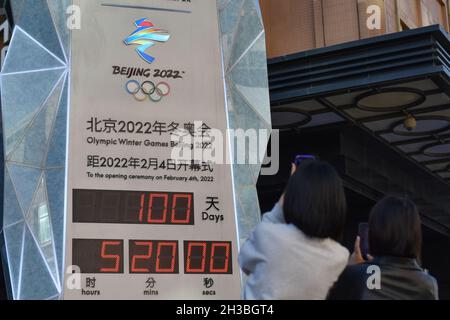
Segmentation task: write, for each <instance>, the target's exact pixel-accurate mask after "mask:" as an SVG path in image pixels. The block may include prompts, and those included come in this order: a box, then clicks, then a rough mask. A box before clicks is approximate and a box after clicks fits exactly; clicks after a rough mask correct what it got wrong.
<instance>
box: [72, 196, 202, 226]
mask: <svg viewBox="0 0 450 320" xmlns="http://www.w3.org/2000/svg"><path fill="white" fill-rule="evenodd" d="M73 222H76V223H122V224H175V225H193V224H194V194H193V193H186V192H184V193H179V192H178V193H177V192H159V191H155V192H152V191H143V192H140V191H114V190H81V189H74V190H73Z"/></svg>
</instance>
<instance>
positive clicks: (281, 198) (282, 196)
mask: <svg viewBox="0 0 450 320" xmlns="http://www.w3.org/2000/svg"><path fill="white" fill-rule="evenodd" d="M296 170H297V166H296V165H295V163H292V165H291V176H292V175H293V174H294V173H295V171H296ZM284 194H285V191H284V192H283V194H282V195H281V197H280V200H278V203H279V204H280V206H281V207H283V204H284Z"/></svg>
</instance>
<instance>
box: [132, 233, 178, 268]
mask: <svg viewBox="0 0 450 320" xmlns="http://www.w3.org/2000/svg"><path fill="white" fill-rule="evenodd" d="M129 255H130V261H129V263H130V273H178V272H179V271H178V265H179V262H178V241H167V240H130V241H129Z"/></svg>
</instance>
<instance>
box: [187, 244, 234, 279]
mask: <svg viewBox="0 0 450 320" xmlns="http://www.w3.org/2000/svg"><path fill="white" fill-rule="evenodd" d="M231 256H232V255H231V242H217V241H184V273H187V274H189V273H194V274H195V273H196V274H231V273H232V272H233V271H232V263H231V262H232V261H231V260H232V259H231Z"/></svg>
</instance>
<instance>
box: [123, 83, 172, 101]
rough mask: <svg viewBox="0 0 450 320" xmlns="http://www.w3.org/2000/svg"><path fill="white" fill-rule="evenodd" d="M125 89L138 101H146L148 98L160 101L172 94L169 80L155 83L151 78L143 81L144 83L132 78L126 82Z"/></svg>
mask: <svg viewBox="0 0 450 320" xmlns="http://www.w3.org/2000/svg"><path fill="white" fill-rule="evenodd" d="M125 90H126V91H127V92H128V93H129V94H131V95H132V96H133V97H134V98H135V99H136V100H137V101H145V100H147V98H148V99H150V101H153V102H160V101H161V100H162V99H163V98H164V97H167V96H168V95H169V94H170V86H169V84H168V83H167V82H159V83H158V84H154V83H153V82H152V81H149V80H147V81H144V82H142V84H141V83H139V81H137V80H130V81H128V82H127V83H126V85H125Z"/></svg>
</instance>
